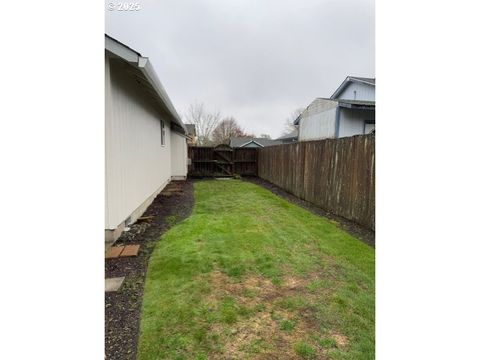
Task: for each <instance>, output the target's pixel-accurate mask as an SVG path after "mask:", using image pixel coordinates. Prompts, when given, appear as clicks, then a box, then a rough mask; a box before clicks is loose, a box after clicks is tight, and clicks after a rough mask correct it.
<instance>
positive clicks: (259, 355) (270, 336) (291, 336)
mask: <svg viewBox="0 0 480 360" xmlns="http://www.w3.org/2000/svg"><path fill="white" fill-rule="evenodd" d="M204 277H206V278H207V281H208V282H209V285H210V289H211V292H210V294H209V296H207V297H206V303H207V306H208V307H209V308H210V309H211V310H218V309H219V307H221V306H222V305H221V304H222V302H223V301H224V300H225V299H229V301H230V302H231V303H233V304H234V306H235V309H236V317H235V319H234V321H231V322H230V321H229V322H227V323H225V322H222V321H220V322H216V323H214V324H213V325H212V327H211V329H210V331H211V332H212V333H213V334H215V335H217V336H218V338H220V339H223V340H222V341H223V346H222V351H218V352H214V353H211V354H209V357H208V358H209V359H303V358H308V357H305V356H310V355H311V354H314V358H315V359H327V358H328V356H327V353H326V349H324V348H322V346H320V345H319V344H318V342H315V341H313V340H312V334H320V329H319V328H318V324H317V323H316V322H315V320H314V316H313V315H314V314H313V308H312V304H313V303H314V302H315V300H316V299H318V294H319V292H320V291H321V289H315V290H316V293H315V294H314V293H312V291H311V288H310V287H309V286H310V285H311V284H312V283H314V282H315V281H319V279H320V278H321V276H320V275H319V274H318V273H311V274H307V275H306V276H302V277H296V276H291V275H288V276H284V277H282V278H281V281H280V283H279V284H278V285H275V284H274V283H272V281H271V280H270V279H267V278H264V277H262V276H258V275H251V274H250V275H246V276H244V277H243V278H241V279H233V278H230V277H228V276H227V275H226V274H224V273H222V272H220V271H218V270H215V271H212V272H211V273H209V274H207V275H204ZM324 335H325V336H327V335H329V334H324ZM330 337H332V338H334V339H335V341H336V342H337V343H338V344H339V345H341V346H346V345H347V344H348V342H347V340H346V338H345V337H342V336H341V335H340V334H337V333H335V334H331V336H330ZM305 341H308V345H307V344H306V343H305ZM298 344H300V345H298ZM298 349H301V350H300V351H299V350H298ZM302 351H305V353H306V354H307V355H305V356H303V355H302ZM309 354H310V355H309Z"/></svg>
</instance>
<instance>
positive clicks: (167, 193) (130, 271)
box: [105, 181, 194, 360]
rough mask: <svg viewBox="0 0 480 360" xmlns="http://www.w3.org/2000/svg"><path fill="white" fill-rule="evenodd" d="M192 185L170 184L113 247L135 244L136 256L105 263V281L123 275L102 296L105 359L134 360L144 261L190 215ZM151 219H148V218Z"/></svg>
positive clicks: (146, 260) (181, 182) (192, 200)
mask: <svg viewBox="0 0 480 360" xmlns="http://www.w3.org/2000/svg"><path fill="white" fill-rule="evenodd" d="M193 203H194V199H193V182H192V181H172V182H171V183H170V184H169V185H168V186H167V187H166V188H165V189H164V190H163V191H162V192H161V193H160V194H159V195H158V196H157V197H156V198H155V200H154V201H153V203H152V204H151V205H150V206H149V208H148V209H147V211H146V212H145V213H144V214H143V215H142V217H145V218H146V219H145V220H143V221H137V222H136V223H135V224H133V225H132V226H131V227H130V230H129V231H127V232H124V233H123V234H122V236H121V237H120V238H119V239H118V240H117V241H116V243H115V245H128V244H139V245H140V251H139V253H138V256H136V257H131V258H117V259H106V260H105V278H111V277H120V276H125V281H124V283H123V285H122V287H121V288H120V290H119V291H117V292H109V293H105V358H106V359H109V360H114V359H115V360H116V359H119V360H120V359H121V360H129V359H132V360H134V359H135V358H136V353H137V341H138V335H139V327H140V326H139V325H140V312H141V307H142V296H143V287H144V283H145V275H146V271H147V265H148V259H149V258H150V254H151V253H152V250H153V248H154V247H155V243H156V242H157V241H158V240H159V238H160V236H161V235H162V234H163V233H165V232H166V231H167V230H168V229H169V228H171V227H172V226H174V225H175V224H177V223H178V222H180V221H181V220H183V219H185V218H187V217H188V216H190V214H191V212H192V208H193ZM150 217H151V218H150Z"/></svg>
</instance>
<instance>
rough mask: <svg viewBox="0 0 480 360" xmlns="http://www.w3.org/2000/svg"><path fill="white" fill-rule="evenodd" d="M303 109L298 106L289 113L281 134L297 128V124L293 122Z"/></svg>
mask: <svg viewBox="0 0 480 360" xmlns="http://www.w3.org/2000/svg"><path fill="white" fill-rule="evenodd" d="M304 110H305V109H304V108H298V109H296V110H295V111H294V112H292V113H291V114H290V116H289V117H288V118H287V119H286V120H285V129H284V130H283V133H282V135H287V134H290V133H291V132H292V131H293V130H295V129H296V128H297V126H296V125H293V123H294V122H295V120H297V118H298V116H299V115H300V114H301V113H302V112H303V111H304Z"/></svg>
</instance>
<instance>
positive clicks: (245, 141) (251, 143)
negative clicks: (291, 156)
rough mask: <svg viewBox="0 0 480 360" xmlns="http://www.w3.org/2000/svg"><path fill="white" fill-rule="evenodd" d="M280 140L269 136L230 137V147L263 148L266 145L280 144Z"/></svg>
mask: <svg viewBox="0 0 480 360" xmlns="http://www.w3.org/2000/svg"><path fill="white" fill-rule="evenodd" d="M278 144H279V142H277V141H276V140H272V139H267V138H252V137H233V138H231V139H230V147H232V148H240V147H246V148H263V147H265V146H272V145H278Z"/></svg>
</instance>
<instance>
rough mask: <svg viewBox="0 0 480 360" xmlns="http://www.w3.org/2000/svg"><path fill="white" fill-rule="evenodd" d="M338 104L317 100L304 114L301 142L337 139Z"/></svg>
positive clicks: (300, 135) (299, 136)
mask: <svg viewBox="0 0 480 360" xmlns="http://www.w3.org/2000/svg"><path fill="white" fill-rule="evenodd" d="M336 107H337V102H336V101H331V100H326V99H317V100H315V101H314V102H313V103H311V104H310V105H309V106H308V108H307V109H306V110H305V111H304V112H303V113H302V118H301V120H300V129H299V135H298V139H299V141H308V140H320V139H327V138H334V137H335V116H336Z"/></svg>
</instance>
